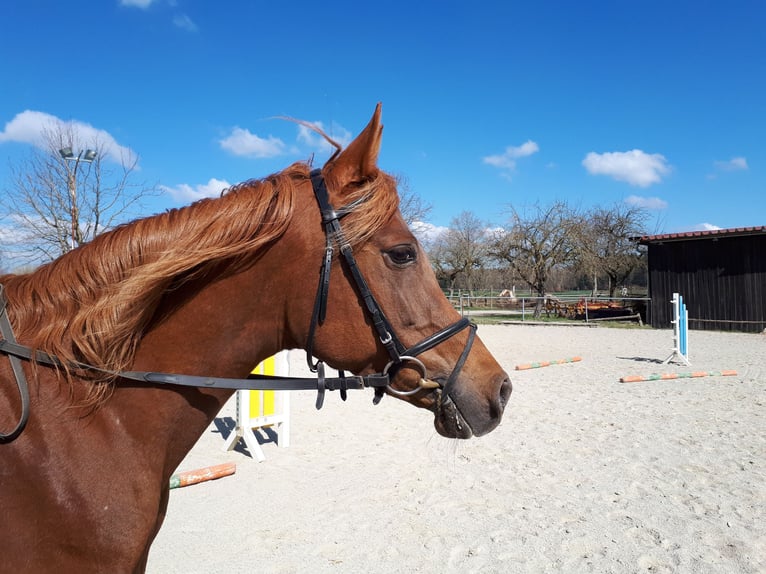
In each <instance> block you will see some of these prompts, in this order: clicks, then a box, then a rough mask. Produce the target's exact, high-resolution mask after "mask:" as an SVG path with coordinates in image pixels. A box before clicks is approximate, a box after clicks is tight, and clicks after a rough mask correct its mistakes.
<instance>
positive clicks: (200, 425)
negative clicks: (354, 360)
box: [110, 238, 311, 471]
mask: <svg viewBox="0 0 766 574" xmlns="http://www.w3.org/2000/svg"><path fill="white" fill-rule="evenodd" d="M283 239H284V241H280V242H278V244H275V245H274V246H272V248H271V249H270V250H269V251H268V252H267V253H264V254H263V255H262V256H261V257H260V258H259V260H258V262H257V264H255V265H253V266H252V267H251V268H250V269H247V270H245V271H243V272H240V273H238V274H236V275H233V276H228V277H224V278H222V279H215V280H213V281H207V280H206V279H205V278H201V279H198V280H196V281H194V282H191V283H189V284H187V285H185V286H184V287H182V288H181V289H179V290H177V291H175V292H173V294H172V296H169V297H166V299H165V300H164V301H163V303H162V304H161V308H160V309H159V312H158V317H160V318H159V319H158V320H157V321H156V323H155V324H154V325H153V326H152V327H151V328H150V330H149V331H148V332H147V333H146V335H145V336H144V337H143V338H142V340H141V342H140V344H139V347H138V350H137V353H136V358H135V361H134V364H133V369H134V370H140V371H155V372H170V373H181V374H190V375H202V376H212V377H233V378H243V377H246V376H247V375H248V374H249V373H250V372H251V371H252V369H253V368H254V367H255V366H256V365H257V364H258V363H259V362H260V361H262V360H263V359H265V358H267V357H269V356H271V355H273V354H274V353H276V352H277V351H279V350H281V349H285V348H293V347H298V346H301V345H302V344H303V342H302V339H303V334H302V333H301V332H300V331H301V327H298V328H294V326H293V325H291V324H290V323H291V320H290V318H291V317H298V319H296V320H295V321H294V323H297V324H299V325H302V324H303V323H304V322H305V323H306V324H307V323H308V317H309V315H310V306H311V295H310V294H309V293H305V292H304V293H299V291H300V288H301V287H302V285H301V284H300V282H299V281H295V280H294V279H295V277H297V276H300V274H302V273H305V268H306V262H305V261H301V257H300V256H299V255H296V252H295V251H294V250H293V252H292V254H291V256H290V257H287V256H286V254H287V253H290V247H289V246H290V243H291V242H290V241H289V238H283ZM283 243H284V244H283ZM302 317H305V321H303V320H302ZM117 394H119V395H120V396H121V397H122V400H116V401H110V403H113V406H112V408H113V409H115V410H121V409H125V411H130V412H124V413H122V416H121V418H122V420H124V421H125V420H133V421H136V422H135V426H136V427H137V428H140V431H139V432H142V433H145V434H146V435H147V437H146V438H147V440H157V448H160V449H161V448H164V449H166V454H165V458H166V468H169V469H170V471H172V470H174V469H175V467H176V466H177V465H178V463H180V461H181V460H182V459H183V457H184V456H185V454H186V453H187V452H188V451H189V450H190V449H191V448H192V446H193V445H194V443H195V442H196V441H197V439H198V438H199V437H200V436H201V435H202V433H203V432H204V431H205V429H206V428H207V427H208V426H209V425H210V423H211V422H212V421H213V419H214V418H215V416H216V414H217V413H218V412H219V411H220V409H221V408H222V407H223V405H224V404H225V403H226V401H227V400H228V399H229V398H230V397H231V395H232V391H226V390H210V389H204V390H203V389H188V388H175V387H165V388H151V387H144V388H141V389H137V388H136V387H135V386H131V385H127V386H124V387H121V388H119V389H118V390H117ZM168 421H172V424H168ZM149 434H151V437H149V436H148V435H149Z"/></svg>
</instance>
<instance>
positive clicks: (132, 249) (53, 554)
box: [0, 105, 511, 573]
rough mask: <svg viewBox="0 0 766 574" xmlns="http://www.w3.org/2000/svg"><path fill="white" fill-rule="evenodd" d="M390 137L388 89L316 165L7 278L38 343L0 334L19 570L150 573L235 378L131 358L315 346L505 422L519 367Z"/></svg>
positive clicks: (410, 394) (475, 427)
mask: <svg viewBox="0 0 766 574" xmlns="http://www.w3.org/2000/svg"><path fill="white" fill-rule="evenodd" d="M381 133H382V126H381V124H380V105H378V107H377V108H376V110H375V113H374V115H373V117H372V120H371V121H370V123H369V124H368V125H367V127H366V128H365V129H364V130H363V131H362V132H361V133H360V134H359V136H358V137H357V138H356V139H355V140H354V141H353V142H352V143H351V144H349V146H348V147H347V148H346V149H344V150H342V151H340V148H338V149H339V151H337V152H336V153H335V155H333V156H332V157H331V158H330V159H329V160H328V161H327V163H326V164H325V165H324V166H323V167H322V168H321V170H315V173H313V174H312V173H310V168H309V166H308V165H307V164H305V163H297V164H294V165H292V166H290V167H288V168H287V169H285V170H284V171H282V172H280V173H277V174H275V175H272V176H270V177H267V178H265V179H263V180H258V181H255V180H253V181H248V182H245V183H242V184H239V185H236V186H234V187H232V188H231V189H230V190H228V191H227V192H226V193H224V194H222V196H221V197H220V198H216V199H206V200H202V201H199V202H196V203H194V204H192V205H189V206H187V207H184V208H180V209H176V210H172V211H168V212H166V213H162V214H160V215H156V216H153V217H148V218H145V219H141V220H137V221H134V222H132V223H130V224H127V225H124V226H121V227H118V228H116V229H114V230H112V231H109V232H107V233H104V234H102V235H100V236H99V237H97V238H95V239H94V240H93V241H92V242H90V243H89V244H86V245H83V246H82V247H79V248H78V249H76V250H74V251H72V252H70V253H67V254H66V255H64V256H62V257H60V258H59V259H57V260H55V261H53V262H51V263H49V264H47V265H44V266H42V267H40V268H38V269H37V270H35V271H33V272H31V273H29V274H26V275H9V276H4V277H0V284H2V285H3V287H4V292H5V299H6V300H7V305H6V306H5V308H4V311H3V312H0V318H3V319H4V320H5V323H6V324H7V329H6V333H3V339H4V341H3V342H4V343H9V342H10V341H13V336H14V335H15V339H16V340H15V343H17V344H18V346H19V347H23V348H26V349H29V350H33V351H32V352H33V353H34V354H33V355H32V357H33V358H37V359H38V360H27V359H25V358H19V355H18V354H17V355H16V356H14V353H13V352H10V351H8V350H7V349H6V350H2V349H0V433H4V435H3V436H2V439H3V440H0V517H1V518H2V519H1V523H2V526H3V529H2V534H0V564H1V565H2V570H3V571H7V572H16V573H19V572H41V571H48V570H55V571H57V572H78V573H82V572H141V571H143V570H144V568H145V564H146V560H147V556H148V552H149V547H150V545H151V543H152V541H153V539H154V537H155V535H156V534H157V531H158V529H159V528H160V525H161V524H162V520H163V518H164V515H165V510H166V507H167V503H168V493H169V490H168V481H169V478H170V476H171V474H172V473H173V472H174V471H175V470H176V467H177V466H178V465H179V463H180V462H181V461H182V459H183V458H184V456H185V455H186V454H187V453H188V452H189V450H190V449H191V448H192V446H193V445H194V444H195V442H196V441H197V439H198V438H199V437H200V436H201V435H202V433H203V432H205V429H206V428H207V427H208V426H209V425H210V423H211V422H212V421H213V419H214V418H215V416H216V413H218V411H219V410H220V409H221V407H222V406H223V405H224V403H226V401H227V399H229V397H230V396H231V395H232V393H233V391H232V390H231V389H230V388H229V389H227V388H215V387H214V388H197V387H191V386H179V385H172V384H170V385H169V384H156V383H154V382H152V381H151V380H150V379H147V380H145V381H140V380H139V381H136V380H134V379H131V378H127V377H126V376H123V374H124V373H123V374H121V372H123V371H126V370H128V369H131V370H133V372H135V371H153V372H165V373H178V374H180V375H201V376H204V377H220V378H234V379H235V378H237V377H245V376H247V374H248V373H249V372H250V371H251V369H252V368H253V366H254V365H256V364H257V363H258V362H259V361H261V360H262V359H264V358H266V357H268V356H270V355H272V354H274V353H276V352H277V351H279V350H281V349H289V348H300V347H304V348H309V349H310V350H311V352H312V354H313V355H314V356H315V357H317V358H318V359H320V360H322V361H326V362H327V364H329V365H331V366H332V367H334V368H338V369H343V370H346V371H349V372H351V373H354V374H356V375H359V379H360V380H361V379H362V377H364V376H368V375H373V374H377V379H376V380H380V378H381V376H383V377H384V378H389V377H390V381H389V382H388V385H387V386H386V387H385V389H386V392H388V394H394V395H395V396H399V397H400V398H402V399H403V400H405V401H407V402H409V403H411V404H413V405H415V406H418V407H422V408H425V409H428V410H430V411H432V412H433V413H434V424H435V427H436V430H437V431H438V432H439V433H440V434H442V435H444V436H447V437H459V438H469V437H471V436H473V435H475V436H480V435H483V434H485V433H488V432H489V431H491V430H492V429H494V428H495V427H496V426H497V425H498V424H499V422H500V419H501V417H502V413H503V409H504V407H505V404H506V402H507V400H508V398H509V396H510V393H511V384H510V381H509V379H508V375H507V374H506V373H505V372H504V371H503V369H502V368H501V367H500V366H499V365H498V364H497V362H496V361H495V360H494V358H493V357H492V356H491V355H490V353H489V352H488V351H487V349H486V348H485V347H484V345H483V344H482V343H481V341H480V340H479V339H478V338H476V340H475V342H474V331H475V327H473V326H471V327H470V328H464V327H466V325H467V322H465V321H461V320H460V316H459V315H458V313H457V312H456V311H455V310H454V309H453V307H452V306H451V305H450V303H449V302H448V301H447V299H446V298H445V297H444V295H443V294H442V292H441V290H440V289H439V285H438V284H437V282H436V279H435V277H434V274H433V272H432V270H431V268H430V265H429V262H428V258H427V256H426V255H425V254H424V252H423V251H422V249H421V248H420V246H419V245H418V243H417V241H416V239H415V238H414V237H413V235H412V233H411V232H410V231H409V229H408V228H407V225H406V224H405V222H404V220H403V219H402V216H401V214H400V212H399V210H398V196H397V192H396V187H395V183H394V180H393V179H392V177H391V176H389V175H387V174H386V173H384V172H383V171H381V170H380V169H379V168H378V167H377V157H378V151H379V147H380V139H381ZM318 188H319V189H318ZM320 191H321V192H322V193H324V194H325V195H324V198H322V193H320ZM333 206H344V207H342V208H340V207H339V208H338V209H334V208H333ZM341 221H342V229H341V225H340V224H341ZM336 228H337V229H336ZM336 232H337V233H336ZM335 243H337V244H338V245H337V247H340V250H339V251H338V250H336V249H334V247H335ZM341 255H342V256H341ZM326 259H327V262H328V263H327V264H326V265H325V264H324V263H323V261H325V260H326ZM317 270H320V276H321V279H320V281H319V283H320V289H319V291H320V293H321V294H322V295H321V296H316V297H315V296H314V293H309V291H310V290H307V289H306V286H307V284H309V285H315V284H316V282H317V275H316V273H317ZM328 281H329V289H328V288H327V287H328V284H327V282H328ZM3 313H4V314H5V315H4V316H3ZM8 319H9V320H10V322H9V321H8ZM9 329H11V330H12V331H11V332H7V331H8V330H9ZM392 340H393V343H392ZM408 355H409V356H408ZM415 355H419V358H415ZM41 356H50V357H55V360H54V361H53V364H50V363H46V362H44V361H42V360H40V359H39V357H41ZM392 357H393V358H392ZM397 357H398V358H397ZM14 361H15V365H13V364H12V363H13V362H14ZM85 365H88V366H85ZM12 366H13V367H14V368H12ZM21 369H23V373H18V372H16V371H19V370H21ZM426 372H427V373H428V374H427V375H426ZM373 378H375V377H373ZM20 379H26V380H27V381H28V401H25V402H26V403H27V405H26V408H23V407H22V399H21V398H20V397H21V396H22V395H23V394H24V393H23V392H22V393H20V392H19V391H20V390H22V391H23V389H22V384H21V382H19V380H20ZM425 379H427V381H425ZM364 380H365V381H366V380H367V379H364ZM379 392H380V394H381V395H382V392H383V389H380V390H379ZM377 398H380V397H377ZM27 412H28V420H27V422H26V426H25V428H23V430H22V429H21V428H20V427H21V426H23V425H18V428H17V430H15V431H12V432H10V433H9V432H8V431H9V430H11V429H14V425H17V423H18V422H19V419H20V418H23V416H22V415H23V414H25V413H27ZM20 413H22V415H20Z"/></svg>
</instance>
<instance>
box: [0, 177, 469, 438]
mask: <svg viewBox="0 0 766 574" xmlns="http://www.w3.org/2000/svg"><path fill="white" fill-rule="evenodd" d="M311 184H312V187H313V188H314V195H315V197H316V199H317V203H318V204H319V209H320V211H321V214H322V225H323V227H324V231H325V240H326V243H325V256H324V258H323V260H322V266H321V268H320V272H319V287H318V288H317V294H316V298H315V300H314V309H313V311H312V315H311V323H310V325H309V332H308V337H307V342H306V356H307V360H308V364H309V368H310V369H311V370H312V371H313V372H316V373H317V377H316V378H301V377H279V376H270V375H250V376H248V377H247V378H246V379H233V378H221V377H201V376H195V375H180V374H171V373H155V372H148V371H111V370H109V369H102V368H100V367H95V366H92V365H86V364H82V363H74V364H70V365H68V366H69V367H70V368H72V369H75V370H81V371H83V370H84V371H95V372H100V373H104V374H107V375H110V376H112V377H120V378H123V379H128V380H133V381H139V382H141V383H150V384H161V385H180V386H186V387H199V388H216V389H230V390H275V389H276V390H286V391H295V390H316V391H317V399H316V408H317V409H320V408H322V405H323V404H324V395H325V391H328V390H329V391H335V390H338V391H340V394H341V397H342V398H343V399H344V400H345V398H346V391H347V390H349V389H364V388H373V389H374V390H375V397H374V399H373V402H374V403H375V404H377V403H378V402H380V400H381V399H382V398H383V395H384V394H385V392H386V391H388V392H390V393H391V394H394V395H397V396H400V397H401V396H410V395H414V394H416V393H418V392H421V391H423V390H428V389H431V390H432V389H437V388H439V389H441V400H442V402H444V401H447V400H450V392H451V391H452V389H453V387H454V385H455V383H456V381H457V377H458V375H459V374H460V371H461V370H462V368H463V365H464V364H465V362H466V360H467V358H468V354H469V353H470V351H471V347H472V345H473V341H474V338H475V336H476V325H475V324H474V323H471V322H470V320H469V319H467V318H465V317H464V318H461V319H460V320H458V321H456V322H454V323H452V324H451V325H448V326H447V327H444V328H443V329H440V330H439V331H437V332H435V333H434V334H433V335H430V336H429V337H426V338H425V339H423V340H421V341H420V342H418V343H416V344H415V345H413V346H411V347H409V348H407V347H405V346H404V345H403V344H402V342H401V340H400V339H399V337H398V336H397V335H396V332H395V331H394V329H393V327H392V326H391V323H390V322H389V321H388V319H387V318H386V315H385V314H384V313H383V310H382V309H381V307H380V305H379V304H378V302H377V301H376V300H375V297H374V296H373V294H372V291H371V290H370V287H369V285H368V284H367V281H366V280H365V278H364V275H362V272H361V271H360V270H359V266H358V265H357V262H356V259H355V258H354V254H353V250H352V249H351V245H350V244H349V243H348V242H347V241H346V237H345V235H344V234H343V229H342V228H341V224H340V221H341V219H342V218H343V217H345V216H346V215H348V214H349V213H351V212H353V211H354V210H355V209H356V208H357V207H358V206H359V205H361V204H362V203H363V202H364V201H365V198H360V199H358V200H356V201H353V202H351V203H350V204H348V205H346V206H344V207H342V208H340V209H334V208H333V206H332V204H331V203H330V198H329V194H328V192H327V186H326V185H325V181H324V177H322V173H321V170H319V169H316V170H314V171H312V172H311ZM336 244H337V246H338V250H339V251H340V253H341V255H342V256H343V259H342V262H343V263H344V264H345V265H346V267H347V269H348V271H349V273H350V274H351V278H352V279H353V282H354V285H355V287H356V289H357V292H358V293H359V295H360V296H361V298H362V299H363V300H364V304H365V310H366V312H367V314H368V315H369V316H370V319H371V320H372V324H373V326H374V327H375V331H376V333H377V335H378V338H379V340H380V343H381V344H382V345H383V346H384V347H385V349H386V351H387V352H388V356H389V359H390V360H389V362H388V363H387V364H386V366H385V367H384V368H383V370H382V371H381V372H380V373H373V374H369V375H350V376H349V375H346V374H345V373H344V372H343V371H340V372H339V376H338V377H326V376H325V367H324V363H323V362H322V361H317V362H313V360H312V356H313V353H312V351H313V348H314V338H315V332H316V329H317V327H318V326H321V325H322V323H323V322H324V320H325V317H326V312H327V299H328V294H329V288H330V270H331V267H332V261H333V255H334V252H335V245H336ZM6 304H7V301H6V298H5V293H4V290H3V286H2V285H0V336H2V339H0V353H4V354H6V355H8V358H9V360H10V362H11V367H12V369H13V373H14V377H15V379H16V385H17V387H18V389H19V395H20V397H21V416H20V417H19V422H18V424H17V425H16V427H15V428H14V429H13V430H12V431H11V432H10V433H7V434H3V433H0V444H3V443H8V442H11V441H13V440H14V439H15V438H17V437H18V436H19V435H20V434H21V432H22V431H23V430H24V427H25V425H26V423H27V420H28V418H29V387H28V384H27V380H26V376H25V374H24V370H23V368H22V366H21V361H20V359H24V360H28V361H36V362H38V363H41V364H45V365H49V366H54V367H63V366H64V365H63V363H62V362H61V361H60V360H59V359H58V357H56V356H54V355H50V354H48V353H45V352H42V351H33V350H32V349H31V348H30V347H27V346H25V345H20V344H19V343H17V342H16V339H15V337H14V334H13V329H12V327H11V323H10V321H9V320H8V314H7V311H6ZM466 328H468V340H467V341H466V345H465V347H464V349H463V352H462V353H461V355H460V357H459V358H458V360H457V362H456V363H455V366H454V368H453V370H452V373H451V374H450V375H449V377H448V378H447V380H446V381H445V382H443V383H442V382H434V381H428V380H427V376H428V373H427V371H426V367H425V365H424V364H423V363H422V362H421V361H420V360H419V359H417V357H418V355H420V354H422V353H424V352H426V351H428V350H429V349H432V348H434V347H436V346H437V345H439V344H441V343H443V342H444V341H446V340H447V339H449V338H450V337H452V336H454V335H455V334H457V333H459V332H460V331H462V330H463V329H466ZM405 364H411V365H414V366H415V368H416V369H417V370H418V371H419V372H420V375H421V379H420V383H419V386H417V387H415V388H414V389H411V390H409V391H400V390H398V389H395V388H394V387H392V386H391V377H392V376H394V374H395V373H396V371H397V370H398V369H399V368H401V367H402V366H404V365H405Z"/></svg>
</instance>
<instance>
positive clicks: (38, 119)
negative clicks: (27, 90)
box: [0, 110, 138, 165]
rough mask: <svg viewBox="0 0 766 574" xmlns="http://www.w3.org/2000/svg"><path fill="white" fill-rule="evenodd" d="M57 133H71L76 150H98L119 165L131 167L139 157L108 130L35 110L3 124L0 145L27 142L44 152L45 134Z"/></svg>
mask: <svg viewBox="0 0 766 574" xmlns="http://www.w3.org/2000/svg"><path fill="white" fill-rule="evenodd" d="M57 131H59V132H61V133H71V134H72V135H73V137H74V138H76V140H75V141H73V142H72V144H73V146H74V147H75V148H93V149H98V150H99V151H100V152H101V153H102V154H103V155H104V157H107V158H109V159H111V160H112V161H114V162H116V163H119V164H121V165H131V164H132V163H133V162H135V161H136V160H137V158H138V156H137V155H136V153H135V152H134V151H133V150H132V149H130V148H129V147H126V146H122V145H120V144H118V143H117V141H116V140H115V139H114V137H113V136H112V135H111V134H110V133H109V132H107V131H104V130H101V129H98V128H95V127H93V126H92V125H90V124H88V123H85V122H81V121H78V120H68V121H65V120H62V119H60V118H57V117H56V116H53V115H51V114H47V113H45V112H38V111H34V110H25V111H23V112H21V113H19V114H16V116H15V117H14V118H13V119H12V120H11V121H9V122H8V123H7V124H5V129H4V130H3V131H2V132H0V143H3V142H18V143H26V144H30V145H33V146H35V147H37V148H39V149H42V150H46V151H47V149H48V148H47V141H46V137H45V134H46V132H48V133H50V132H57Z"/></svg>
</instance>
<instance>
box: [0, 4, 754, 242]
mask: <svg viewBox="0 0 766 574" xmlns="http://www.w3.org/2000/svg"><path fill="white" fill-rule="evenodd" d="M765 25H766V3H763V2H743V1H738V0H732V1H727V2H723V1H720V2H705V1H699V0H698V1H695V2H691V1H668V0H663V1H641V2H627V1H620V0H611V1H603V2H574V1H564V0H562V1H559V2H549V1H539V2H523V3H522V2H511V1H507V2H506V1H493V2H490V1H486V0H477V1H474V2H465V1H452V0H445V1H441V2H428V1H421V2H410V1H408V2H401V1H398V0H397V1H391V2H379V3H378V2H375V3H367V2H362V1H359V0H355V1H337V2H287V1H285V2H263V1H258V0H229V1H227V2H209V1H203V0H100V1H98V2H95V1H86V0H70V1H69V2H59V1H56V2H54V1H52V0H6V1H5V2H4V3H3V13H2V15H0V53H2V58H0V78H2V79H1V80H0V82H1V84H0V86H1V87H0V188H2V187H6V182H7V178H8V166H9V164H11V163H13V162H16V161H18V159H19V158H20V157H23V156H24V155H25V154H28V153H29V150H30V146H33V145H35V143H36V142H38V141H39V130H40V128H41V127H42V126H43V125H45V124H46V123H50V122H54V123H55V122H59V121H64V122H74V123H75V125H76V127H77V128H78V130H80V132H81V133H82V134H84V135H85V136H86V138H87V137H93V138H99V139H101V140H102V141H106V142H109V143H111V144H112V145H113V150H115V151H114V157H118V155H119V151H120V150H122V151H123V152H128V153H134V154H137V155H138V157H139V158H140V159H139V164H138V165H139V168H140V170H139V171H138V172H137V173H136V174H135V178H137V179H138V180H139V181H141V182H146V183H147V184H158V185H160V186H162V187H161V189H163V194H162V195H161V196H160V197H158V198H155V199H154V200H152V202H151V203H150V204H147V205H146V207H145V212H144V213H146V214H149V213H153V212H157V211H161V210H164V209H166V208H169V207H175V206H178V205H182V204H184V203H188V202H189V201H191V200H192V199H194V198H196V197H201V196H203V195H205V194H217V193H218V192H219V191H220V189H221V187H223V186H226V185H228V184H233V183H237V182H239V181H242V180H245V179H249V178H253V177H262V176H265V175H268V174H270V173H272V172H274V171H278V170H280V169H282V168H283V167H285V166H287V165H289V164H290V163H292V162H293V161H296V160H301V159H308V158H309V157H310V156H311V155H312V154H315V156H316V160H315V163H316V162H321V161H323V160H324V159H325V158H326V157H327V150H326V148H324V147H323V146H322V145H321V143H320V142H319V140H318V139H317V138H316V137H313V136H312V135H310V134H308V133H307V132H306V131H305V130H301V129H299V128H298V126H297V125H295V124H292V123H290V122H285V121H283V120H278V119H274V117H275V116H280V115H287V116H292V117H295V118H300V119H303V120H306V121H310V122H319V123H320V124H321V125H322V126H323V128H324V129H325V130H326V131H327V132H328V133H330V134H331V135H333V136H334V137H336V138H338V139H339V140H341V141H344V142H347V141H349V139H350V138H351V137H353V135H355V134H356V133H358V132H359V130H360V129H361V128H362V127H364V125H365V124H366V123H367V121H368V120H369V118H370V116H371V114H372V112H373V109H374V106H375V104H376V103H377V102H379V101H380V102H382V103H383V121H384V124H385V131H384V138H383V148H382V152H381V157H380V165H381V167H383V168H384V169H386V170H387V171H389V172H392V173H394V174H397V175H401V176H404V177H406V179H407V181H408V182H409V187H410V188H411V189H412V191H414V192H415V193H417V194H419V195H420V196H421V197H422V198H423V199H424V200H425V201H426V202H427V203H430V204H432V205H433V210H432V212H431V215H430V220H431V221H430V223H432V224H433V225H436V226H446V225H449V223H450V221H451V219H452V218H453V217H455V216H457V215H458V214H459V213H460V212H461V211H464V210H469V211H472V212H473V213H475V214H476V215H477V216H478V217H479V218H481V219H482V220H485V221H486V222H487V223H488V224H492V225H502V224H503V222H504V221H506V220H507V215H508V206H509V205H511V204H512V205H514V206H516V207H517V208H523V207H524V206H529V205H532V204H534V203H536V202H539V203H540V204H542V205H545V204H549V203H550V202H552V201H554V200H566V201H568V202H569V203H570V204H572V205H574V206H578V207H582V208H589V207H593V206H597V205H599V206H609V205H612V204H614V203H615V202H623V201H627V202H629V203H633V204H638V205H644V206H646V207H648V208H649V209H651V213H652V222H651V226H652V229H650V231H653V232H676V231H687V230H692V229H704V228H729V227H741V226H753V225H766V40H764V38H766V33H765V32H764V28H765ZM82 145H83V146H84V147H85V146H87V142H84V143H83V144H82Z"/></svg>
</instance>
